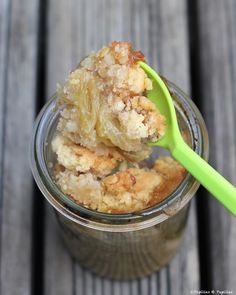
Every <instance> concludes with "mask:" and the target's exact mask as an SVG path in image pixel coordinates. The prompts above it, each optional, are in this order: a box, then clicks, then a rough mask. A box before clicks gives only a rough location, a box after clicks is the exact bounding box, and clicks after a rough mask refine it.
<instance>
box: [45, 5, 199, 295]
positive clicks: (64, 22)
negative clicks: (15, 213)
mask: <svg viewBox="0 0 236 295" xmlns="http://www.w3.org/2000/svg"><path fill="white" fill-rule="evenodd" d="M186 20H187V12H186V4H185V1H183V0H181V1H178V3H177V1H174V0H168V1H163V0H159V1H155V0H148V1H141V0H129V1H127V0H126V1H125V0H111V1H106V0H96V1H94V0H90V1H85V0H79V1H78V0H70V1H67V3H65V2H64V1H62V0H60V1H56V0H50V1H49V26H48V28H49V31H48V61H49V62H48V95H50V94H52V93H53V92H54V89H55V85H56V83H57V82H60V81H63V80H64V78H65V77H66V75H67V73H68V72H69V70H70V69H71V68H73V67H75V66H76V65H77V63H78V61H79V60H80V59H81V58H82V57H84V56H85V55H86V54H88V53H89V52H91V51H92V50H98V49H99V48H100V47H102V46H103V45H104V44H107V43H109V42H111V41H113V40H129V41H131V42H132V43H133V44H134V47H135V48H137V49H140V50H142V51H143V52H144V53H145V54H146V56H147V58H148V60H149V63H150V64H151V65H152V66H153V67H154V68H156V69H158V70H159V72H160V73H162V74H164V75H165V76H166V77H168V78H169V79H170V80H173V81H175V82H176V83H177V84H178V85H180V86H181V87H182V88H183V89H184V90H185V91H189V63H188V36H187V25H186ZM49 223H51V219H50V218H48V220H47V224H48V226H49ZM53 228H54V226H53V225H52V224H51V225H50V229H47V235H46V241H45V247H46V251H47V252H48V253H52V252H53V256H54V257H53V258H52V259H57V255H58V259H57V263H56V264H55V263H52V262H50V260H49V261H47V260H46V261H45V291H46V292H45V294H46V295H49V294H61V293H58V292H59V290H60V289H61V288H62V289H63V290H64V292H65V293H66V294H72V289H73V288H74V290H75V293H76V294H77V295H80V294H81V295H82V294H83V295H84V294H94V295H98V294H142V295H145V294H153V295H154V294H157V292H158V294H163V295H164V294H175V295H176V294H189V291H190V290H191V289H199V273H198V255H197V240H196V239H197V237H196V216H195V210H194V206H193V207H192V209H191V213H190V219H189V224H188V230H187V235H186V238H185V241H184V244H183V247H182V249H181V251H180V252H179V253H178V255H177V256H176V257H175V259H174V260H173V261H172V263H171V264H170V266H169V267H168V268H165V269H163V270H162V271H161V272H160V273H155V274H153V275H152V276H151V277H149V278H144V279H142V280H136V281H132V282H130V283H127V282H124V283H117V282H112V281H109V280H106V279H99V278H97V277H95V276H93V275H91V274H90V273H89V272H88V271H85V270H83V269H82V268H81V267H80V266H79V265H78V264H74V263H72V264H73V265H74V267H71V260H70V258H69V257H67V254H66V253H63V251H61V245H60V244H59V242H58V238H56V235H57V232H56V233H53ZM49 231H50V233H48V232H49ZM58 248H59V249H60V250H58ZM59 255H60V256H61V255H62V257H63V258H62V259H60V258H59V257H60V256H59ZM49 256H50V254H48V256H47V257H49ZM55 267H56V268H55ZM70 271H73V272H74V273H73V276H74V283H75V286H71V284H70V283H69V285H68V286H67V288H68V289H66V285H65V284H64V281H63V282H62V281H61V280H60V279H57V282H56V284H55V283H54V280H53V279H52V278H53V277H56V275H58V276H59V277H60V276H61V275H62V274H63V275H64V276H65V277H68V276H69V278H68V280H69V282H71V273H69V274H68V272H70ZM59 272H60V273H61V274H60V273H59ZM48 273H49V274H52V273H53V274H54V275H53V277H52V276H50V275H49V276H48V275H47V274H48ZM49 286H50V287H49ZM48 290H50V292H49V291H48ZM92 291H94V293H91V292H92Z"/></svg>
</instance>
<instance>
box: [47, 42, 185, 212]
mask: <svg viewBox="0 0 236 295" xmlns="http://www.w3.org/2000/svg"><path fill="white" fill-rule="evenodd" d="M139 60H144V55H143V54H142V53H141V52H139V51H138V52H137V51H133V49H132V46H131V44H130V43H128V42H112V43H111V44H110V45H109V46H108V47H104V48H102V49H101V50H99V51H98V52H97V53H92V54H90V55H89V56H88V57H86V58H85V59H84V60H82V61H81V63H80V64H79V66H78V68H76V69H75V70H74V71H72V72H71V73H70V74H69V76H68V78H67V80H66V81H65V83H64V85H63V86H60V85H59V86H58V90H57V94H58V101H57V108H60V119H59V122H58V126H57V130H58V133H57V134H56V135H55V137H54V139H53V141H52V150H53V151H54V152H55V154H56V158H57V163H56V165H55V169H54V170H55V181H56V183H57V184H58V185H59V187H60V188H61V190H62V191H63V192H64V193H65V194H67V195H68V196H69V197H71V198H72V199H74V200H75V201H76V202H78V203H79V204H81V205H83V206H85V207H88V208H91V209H93V210H98V211H101V212H108V213H127V212H134V211H138V210H142V209H144V208H147V207H150V206H152V205H154V204H156V203H158V202H160V201H162V200H163V199H164V198H165V197H166V196H168V195H169V194H170V193H171V192H172V191H173V190H174V189H175V188H176V187H177V186H178V185H179V184H180V182H181V181H182V179H183V177H184V175H185V170H184V168H182V167H181V166H180V165H179V164H178V163H177V162H175V161H174V160H173V159H171V158H168V157H164V158H159V159H157V160H156V162H155V164H154V166H153V167H152V168H140V167H141V166H140V164H139V163H140V162H141V161H142V160H144V159H145V158H147V157H148V156H149V155H150V153H151V151H152V149H151V147H149V146H148V145H147V144H146V143H147V142H150V141H157V140H158V139H160V138H161V137H162V136H163V135H164V132H165V118H164V117H163V116H162V115H161V114H160V112H159V111H158V109H157V108H156V107H155V105H154V104H153V103H152V102H151V101H150V100H149V99H148V98H147V97H146V95H147V91H148V90H150V89H152V81H151V80H150V79H149V78H148V77H147V75H146V73H145V72H144V71H143V69H141V67H140V66H139V64H138V63H137V61H139Z"/></svg>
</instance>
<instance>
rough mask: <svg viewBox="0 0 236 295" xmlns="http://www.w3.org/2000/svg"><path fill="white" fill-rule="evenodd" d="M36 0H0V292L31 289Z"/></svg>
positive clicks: (21, 291) (11, 294)
mask: <svg viewBox="0 0 236 295" xmlns="http://www.w3.org/2000/svg"><path fill="white" fill-rule="evenodd" d="M37 8H38V1H36V0H35V1H31V0H23V1H8V0H1V1H0V109H1V116H0V122H1V123H0V124H1V125H0V130H1V131H0V136H1V144H0V151H1V175H0V177H1V182H0V183H1V186H0V189H1V200H0V202H1V205H0V218H1V220H0V249H1V252H0V253H1V254H0V261H1V262H0V268H1V273H0V276H1V277H0V294H3V295H13V294H14V295H19V294H24V295H27V294H30V293H31V243H32V239H31V233H32V226H31V225H32V223H31V220H32V184H33V183H32V177H31V172H30V169H29V162H28V149H29V137H30V134H31V129H32V124H33V120H34V112H35V93H36V91H35V90H36V88H35V87H36V85H35V82H36V60H37V42H36V41H37V40H36V39H37V34H36V33H37V18H38V9H37Z"/></svg>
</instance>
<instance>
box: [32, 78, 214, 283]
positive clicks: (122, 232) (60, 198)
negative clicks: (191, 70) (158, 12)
mask: <svg viewBox="0 0 236 295" xmlns="http://www.w3.org/2000/svg"><path fill="white" fill-rule="evenodd" d="M165 82H166V85H167V87H168V88H169V90H170V93H171V95H172V98H173V101H174V104H175V108H176V113H177V117H178V123H179V126H180V129H181V132H182V134H183V135H184V138H185V140H186V141H187V142H188V144H189V145H190V146H191V147H192V148H193V149H194V150H195V151H196V152H197V153H198V154H199V155H201V156H202V157H203V158H205V159H207V158H208V135H207V130H206V126H205V124H204V121H203V119H202V116H201V114H200V112H199V111H198V109H197V108H196V106H195V105H194V104H193V102H192V101H191V100H190V99H189V98H188V97H187V95H186V94H184V93H183V92H182V91H181V90H180V89H179V88H178V87H177V86H175V85H174V84H173V83H171V82H169V81H166V80H165ZM55 100H56V96H53V97H52V98H51V100H50V101H49V102H48V103H47V104H46V105H45V106H44V108H43V109H42V110H41V112H40V114H39V115H38V117H37V120H36V122H35V127H34V131H33V136H32V141H31V169H32V172H33V175H34V178H35V181H36V182H37V184H38V186H39V188H40V190H41V192H42V193H43V195H44V196H45V198H46V199H47V201H48V202H49V203H50V204H51V205H52V206H53V207H54V208H55V209H56V210H55V212H56V216H57V219H58V222H59V224H60V228H61V231H62V236H63V238H64V241H65V243H66V245H67V248H68V250H69V252H70V253H71V255H72V256H73V257H74V258H75V259H77V260H78V262H79V263H80V264H81V265H83V266H85V267H86V268H88V269H90V270H91V271H92V272H94V273H96V274H98V275H100V276H105V277H109V278H112V279H133V278H138V277H142V276H146V275H148V274H150V273H152V272H153V271H157V270H159V269H160V268H161V267H162V266H164V265H166V264H167V263H169V261H170V260H171V258H172V257H173V256H174V255H175V254H176V252H177V250H178V248H179V247H180V245H181V241H182V239H183V234H184V231H185V227H186V222H187V216H188V211H189V206H190V200H191V199H192V197H193V195H194V193H195V192H196V190H197V188H198V187H199V184H198V182H197V181H196V180H195V179H194V178H193V177H192V176H191V175H190V174H187V175H186V177H185V179H184V180H183V181H182V183H181V184H180V185H179V187H178V188H177V189H176V190H175V191H174V192H173V193H172V194H171V195H170V196H168V197H167V198H166V199H165V200H164V201H162V202H161V203H159V204H156V205H155V206H153V207H150V208H147V209H145V210H142V211H139V212H135V213H129V214H108V213H101V212H97V211H93V210H90V209H88V208H85V207H82V206H80V205H79V204H77V203H76V202H75V201H73V200H72V199H70V198H69V197H68V196H66V195H64V194H63V193H62V192H61V191H60V189H59V188H58V187H57V185H56V184H55V183H54V182H53V179H52V175H53V171H52V170H51V169H52V168H51V167H52V163H54V162H55V155H54V153H53V152H52V151H51V144H50V142H51V139H52V137H53V136H54V134H55V132H56V126H57V122H58V119H59V116H60V114H59V110H55ZM163 153H165V154H166V151H163V150H161V149H160V148H154V149H153V153H152V155H151V156H150V158H149V160H148V162H147V165H149V164H150V163H152V162H153V161H154V160H155V158H156V157H157V156H159V155H160V154H163Z"/></svg>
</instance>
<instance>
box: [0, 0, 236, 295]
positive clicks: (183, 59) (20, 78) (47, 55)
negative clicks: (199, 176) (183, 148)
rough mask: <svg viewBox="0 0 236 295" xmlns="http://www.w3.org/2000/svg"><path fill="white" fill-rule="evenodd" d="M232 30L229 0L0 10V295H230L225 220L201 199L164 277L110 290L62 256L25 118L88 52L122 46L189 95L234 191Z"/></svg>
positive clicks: (231, 236) (235, 262)
mask: <svg viewBox="0 0 236 295" xmlns="http://www.w3.org/2000/svg"><path fill="white" fill-rule="evenodd" d="M235 20H236V2H235V0H198V1H197V0H192V1H187V0H146V1H144V0H67V1H65V0H64V1H63V0H48V1H44V0H42V1H39V0H21V1H17V0H0V114H1V116H0V139H1V145H0V176H1V180H0V189H1V195H0V198H1V199H0V220H1V222H0V258H1V260H0V265H1V268H0V269H1V271H0V294H1V295H13V294H16V295H28V294H33V295H37V294H40V295H42V294H45V295H54V294H55V295H106V294H107V295H118V294H119V295H128V294H132V295H136V294H137V295H155V294H161V295H165V294H168V295H169V294H171V295H178V294H180V295H185V294H191V290H192V291H194V290H201V289H206V290H212V289H214V290H217V289H218V290H231V291H234V294H236V245H235V244H236V219H234V218H233V217H232V216H231V215H230V214H229V213H228V212H227V211H226V210H225V209H224V208H223V207H222V206H221V205H219V204H218V202H217V201H215V200H214V199H213V198H212V197H211V196H209V195H208V193H207V192H206V191H205V190H203V189H200V190H199V193H198V196H197V198H195V201H194V202H193V204H192V207H191V212H190V216H189V223H188V229H187V233H186V236H185V240H184V243H183V245H182V248H181V250H180V252H179V253H178V255H177V256H176V257H175V258H174V260H173V261H172V262H171V264H170V265H169V266H167V267H166V268H164V269H163V270H162V271H160V272H159V273H154V274H153V275H152V276H150V277H148V278H144V279H141V280H136V281H132V282H123V283H120V282H112V281H110V280H106V279H100V278H98V277H95V276H94V275H91V274H90V273H89V272H88V271H86V270H84V269H82V268H81V267H80V266H79V265H78V264H77V263H76V262H75V261H74V260H73V259H72V258H71V257H70V256H69V255H68V253H67V252H66V251H65V249H64V246H63V244H62V242H61V238H60V236H59V231H58V227H57V224H56V222H55V219H54V216H53V214H52V209H51V208H49V206H48V205H47V204H46V202H45V201H44V200H43V198H42V196H41V195H40V193H39V191H38V190H37V188H36V186H35V185H34V183H33V180H32V176H31V172H30V169H29V163H28V149H29V137H30V134H31V129H32V124H33V121H34V117H35V115H36V113H37V112H38V111H39V109H40V108H41V106H42V105H43V104H44V102H45V101H46V100H47V99H48V98H49V97H50V96H51V95H52V94H53V92H54V91H55V86H56V83H57V82H60V81H61V82H62V81H63V80H64V78H65V77H66V75H67V74H68V72H69V70H70V69H71V68H73V67H75V65H76V64H77V63H78V61H79V60H80V59H81V58H82V57H83V56H85V55H86V54H88V53H89V52H90V51H91V50H97V49H99V48H100V47H102V46H103V45H104V44H107V43H108V42H110V41H112V40H130V41H132V42H133V44H134V45H135V48H137V49H141V50H142V51H143V52H144V53H145V55H146V56H147V58H148V61H149V63H150V65H152V66H153V67H154V68H156V69H158V71H159V72H160V73H161V74H163V75H164V76H166V77H168V78H169V79H170V80H172V81H174V82H175V83H176V84H177V85H179V86H180V87H181V88H182V89H183V90H185V91H186V92H187V93H190V92H191V93H192V97H193V99H194V101H195V102H196V104H197V105H198V107H199V108H200V109H201V112H202V113H203V115H204V118H205V121H206V124H207V127H208V130H209V135H210V146H211V148H210V162H211V164H212V165H213V166H215V167H216V168H217V169H218V170H219V171H220V172H221V173H222V174H223V175H224V176H225V177H227V178H228V179H229V180H231V181H232V182H233V183H234V184H236V133H235V127H236V116H235V115H236V21H235ZM192 294H196V293H192Z"/></svg>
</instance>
